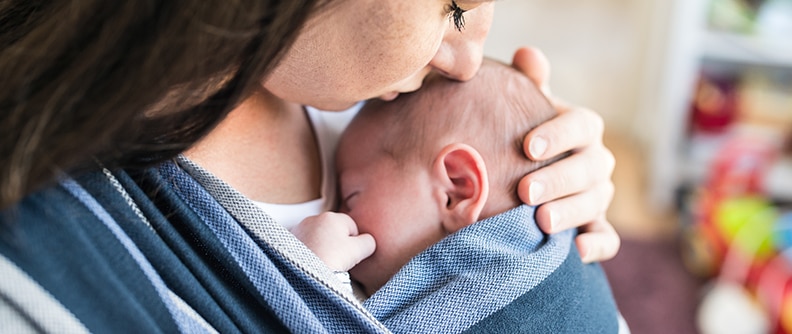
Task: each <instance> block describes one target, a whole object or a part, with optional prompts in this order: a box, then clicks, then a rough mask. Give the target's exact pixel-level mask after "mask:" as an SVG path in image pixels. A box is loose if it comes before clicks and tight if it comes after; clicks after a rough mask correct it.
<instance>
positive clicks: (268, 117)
mask: <svg viewBox="0 0 792 334" xmlns="http://www.w3.org/2000/svg"><path fill="white" fill-rule="evenodd" d="M491 11H492V4H491V3H489V2H482V1H473V0H471V1H457V2H455V1H449V0H437V1H424V0H414V1H394V2H382V1H373V0H372V1H364V0H360V1H355V0H348V1H330V2H324V1H322V2H321V3H314V2H313V1H302V2H300V1H284V2H280V1H260V0H258V1H237V2H233V3H227V2H224V1H222V2H221V1H217V2H215V1H195V2H185V3H180V4H179V6H178V7H176V6H175V5H171V4H168V3H165V4H152V3H144V4H139V3H137V2H130V3H122V4H115V3H109V4H108V3H106V2H103V1H95V2H91V1H81V2H80V4H79V6H73V5H69V4H68V3H66V2H65V1H64V2H47V3H41V4H40V3H36V2H30V1H9V2H5V3H4V4H3V5H0V13H1V14H0V26H2V27H3V29H0V31H3V33H2V35H1V36H0V43H2V45H3V48H2V50H3V51H2V58H0V73H2V74H3V77H4V78H6V79H4V82H3V86H4V89H3V90H2V93H0V94H2V95H0V106H2V108H3V110H4V115H3V121H2V125H0V126H2V130H3V131H1V132H2V133H4V134H5V136H4V139H3V144H2V147H3V151H2V153H4V154H3V155H4V156H7V157H9V160H8V163H6V164H4V165H3V167H2V168H3V170H2V171H3V173H2V176H0V185H2V202H0V203H2V205H3V207H4V208H5V210H4V214H3V215H2V222H3V224H2V229H3V230H2V234H1V236H2V238H0V254H3V257H0V260H2V261H0V268H2V269H0V272H2V273H3V275H2V279H0V281H2V285H0V291H1V292H2V293H3V296H4V298H3V301H4V303H3V304H2V306H3V308H4V310H6V311H8V312H6V314H12V315H14V316H13V317H11V319H12V320H13V321H9V322H4V326H12V325H14V326H19V327H18V328H38V329H42V330H44V331H49V330H58V331H63V330H64V329H69V330H75V331H80V330H90V331H100V332H102V331H111V330H112V331H117V330H118V329H121V328H123V329H127V328H129V329H130V331H132V330H134V331H136V332H151V331H169V332H170V331H176V330H180V331H189V332H193V331H214V330H217V331H220V332H236V331H283V330H289V331H297V332H324V331H342V332H359V331H386V329H384V328H383V327H382V325H381V324H379V322H378V321H376V319H373V318H372V317H371V316H370V315H369V314H368V313H367V312H366V311H365V310H364V309H362V308H361V307H359V305H358V304H355V303H354V302H351V301H349V300H348V299H347V298H346V297H345V296H344V295H343V294H340V293H335V292H334V290H336V288H335V287H334V286H333V284H332V282H331V279H328V278H327V277H326V276H327V275H328V274H332V273H328V272H327V271H326V270H325V269H323V268H322V266H321V265H320V263H318V262H317V259H315V257H312V256H310V252H307V250H305V249H304V247H302V246H301V245H300V244H299V243H297V244H295V243H293V242H294V240H293V238H291V237H290V236H288V233H287V232H285V230H283V231H272V230H271V229H262V228H261V226H262V225H260V224H257V223H255V222H262V221H264V222H269V223H272V221H271V218H269V217H268V216H267V215H266V214H264V213H263V212H261V210H258V209H256V208H255V207H251V206H250V205H249V203H248V202H246V199H244V197H240V196H239V195H238V194H235V193H234V192H233V191H229V190H228V188H225V187H223V185H224V183H223V182H220V181H219V180H218V179H217V178H216V176H219V177H220V178H221V179H223V180H224V181H226V182H227V183H229V184H231V186H233V187H235V188H237V190H239V191H241V192H242V194H245V195H246V196H247V197H250V198H252V199H254V200H255V199H258V200H260V201H264V202H270V203H276V204H278V203H299V202H303V201H305V200H311V199H315V198H317V196H319V194H320V193H321V190H320V184H321V182H322V180H323V178H322V171H321V167H320V166H321V162H320V161H319V160H321V158H320V156H319V154H318V152H317V151H318V148H317V144H321V143H322V142H321V141H319V142H318V143H317V140H316V139H315V138H313V136H314V133H313V131H312V129H311V124H310V123H309V122H307V121H306V115H305V114H304V113H302V112H301V107H300V105H303V104H305V105H311V106H315V107H318V108H322V109H331V110H339V109H344V108H348V107H350V106H352V105H353V104H354V103H355V102H356V101H359V100H364V99H367V98H372V97H380V98H384V99H391V98H394V97H395V96H396V95H397V94H398V93H401V92H406V91H411V90H414V89H417V88H418V87H419V86H420V82H421V80H422V79H423V77H424V76H425V75H426V74H427V73H428V72H429V71H432V70H436V71H439V72H440V73H443V74H445V75H448V76H449V77H452V78H455V79H459V80H465V79H468V78H470V77H471V76H472V75H473V74H474V73H475V71H476V70H477V68H478V65H479V63H480V59H481V45H482V43H483V39H484V36H486V32H487V31H488V28H489V23H490V20H491ZM466 12H467V13H466ZM292 44H294V45H292ZM290 46H291V48H290ZM515 66H517V67H518V68H521V69H523V71H524V72H526V73H527V74H528V75H529V76H532V78H534V79H535V80H537V81H539V82H543V83H544V82H546V79H547V78H546V73H547V67H546V64H544V63H543V62H542V59H541V57H539V56H538V55H537V54H536V53H534V52H532V51H530V50H523V51H521V52H519V53H517V54H516V55H515ZM262 78H263V80H262ZM262 81H263V82H262ZM242 100H243V102H242V104H240V105H239V107H238V108H237V109H236V110H235V111H234V112H233V113H232V114H231V115H230V116H229V118H228V120H227V121H224V122H223V124H222V125H221V127H219V128H218V129H216V130H215V131H213V132H212V133H211V135H210V136H208V137H206V138H205V139H204V140H203V141H202V142H201V143H200V144H199V145H197V146H196V147H195V148H194V149H193V150H192V151H190V154H189V157H191V158H192V159H193V160H194V161H195V162H198V164H197V165H196V164H194V163H193V162H192V161H190V160H188V159H185V158H180V159H179V164H175V163H164V164H161V165H157V166H155V167H153V168H148V169H140V168H134V167H136V166H141V165H154V164H155V163H158V162H161V161H163V160H165V159H167V158H170V157H172V156H173V155H175V154H176V153H179V152H181V151H183V150H184V149H186V148H187V147H189V146H190V145H191V144H193V143H194V142H195V141H196V140H197V139H198V138H201V137H202V136H204V135H205V134H206V133H207V132H208V131H209V130H210V129H212V128H213V127H214V125H216V124H217V122H219V121H220V120H221V119H222V118H223V115H224V113H227V112H228V111H229V110H230V109H231V107H233V106H235V105H236V104H237V102H238V101H242ZM256 110H258V112H256ZM565 110H567V111H565V112H564V113H563V115H562V116H561V117H558V118H557V119H555V120H553V121H551V122H548V123H547V124H545V125H543V126H541V127H539V128H537V129H536V130H534V131H533V132H532V133H531V134H530V135H529V136H528V137H526V142H527V143H528V145H526V147H528V148H530V149H529V150H528V151H529V152H531V154H532V156H533V157H535V158H540V159H542V158H547V157H550V156H553V155H555V154H557V153H560V152H563V151H567V150H569V149H575V152H576V154H574V155H572V156H571V157H569V158H567V159H564V160H563V161H562V162H560V163H557V164H554V165H552V166H550V167H549V168H545V169H542V170H540V171H538V172H536V173H532V174H531V175H528V176H527V177H526V178H525V179H523V181H522V182H521V187H520V194H521V197H522V198H524V199H526V200H527V202H529V203H533V204H538V203H543V202H546V201H547V200H551V199H554V198H555V199H557V200H554V201H551V202H549V203H548V204H545V205H543V206H542V207H541V208H540V210H539V213H538V215H539V217H538V218H539V221H540V224H541V225H542V227H543V229H544V230H545V231H548V232H553V231H557V230H561V229H566V228H570V227H573V226H579V225H580V226H582V228H583V229H584V230H587V231H590V232H587V233H583V234H582V235H581V236H580V237H579V238H578V244H579V247H580V248H581V251H582V253H583V256H584V257H585V258H586V259H588V260H597V259H604V258H608V257H610V256H612V255H613V254H614V253H615V251H616V249H617V248H618V237H617V236H616V235H615V233H614V232H613V230H612V227H611V226H610V224H608V223H607V221H606V220H605V219H604V211H605V208H606V207H607V204H608V203H609V202H610V197H611V195H612V185H611V183H610V181H609V180H608V179H609V175H610V173H611V171H612V168H613V166H612V157H611V156H610V153H609V152H608V151H607V149H605V148H604V147H603V146H602V144H601V139H600V138H599V137H600V136H601V133H602V126H601V119H599V117H598V116H596V115H594V114H593V113H591V112H589V111H585V110H583V109H575V108H571V109H570V108H566V109H565ZM251 117H252V118H251ZM262 117H263V118H264V119H256V118H262ZM240 120H252V121H251V122H249V123H248V122H247V121H245V122H240ZM234 124H242V125H245V124H248V125H259V124H260V125H262V127H260V128H259V127H253V128H246V127H243V126H241V125H234ZM592 124H593V125H592ZM229 129H233V131H232V132H235V133H237V136H235V137H232V136H231V135H230V134H225V135H224V133H225V132H229ZM244 129H248V130H250V131H251V133H244V134H243V135H245V134H247V135H250V136H248V137H244V136H242V137H240V136H238V134H239V133H238V132H239V131H240V130H244ZM251 134H255V135H251ZM570 134H574V135H572V136H570ZM262 135H263V136H264V137H256V136H262ZM578 136H579V137H578ZM230 138H236V139H248V140H249V139H262V140H251V141H244V140H241V141H240V140H230V143H228V142H225V141H224V139H230ZM589 142H594V144H590V143H589ZM234 150H241V152H243V153H244V154H245V155H248V156H246V157H245V159H239V157H240V155H233V154H229V155H231V157H230V158H229V160H225V159H224V158H223V157H222V156H219V157H218V156H217V155H214V156H210V155H206V154H205V155H202V152H203V153H206V152H215V153H220V152H229V153H231V152H234ZM541 152H544V153H541ZM537 153H538V154H537ZM234 157H237V159H234ZM226 161H227V162H229V164H225V165H224V164H223V162H226ZM213 163H216V164H213ZM199 165H203V166H205V167H206V168H207V169H209V171H210V172H211V173H209V172H207V171H205V170H204V168H202V167H200V166H199ZM119 166H120V167H127V169H126V170H116V169H113V168H112V167H119ZM592 166H593V167H595V168H591V167H592ZM104 167H107V168H104ZM234 168H235V169H236V171H234V172H229V171H227V169H234ZM111 169H113V171H112V172H111V171H110V170H111ZM262 171H266V173H263V172H262ZM578 171H580V172H578ZM582 171H588V173H582ZM63 172H68V173H70V175H72V177H73V178H69V177H65V176H63V174H62V173H63ZM555 175H581V177H580V179H569V178H566V179H563V180H562V181H559V180H561V179H560V178H558V177H555ZM56 179H57V180H59V183H58V184H57V185H53V181H55V180H56ZM537 185H540V186H537ZM541 185H543V186H541ZM558 198H560V199H558ZM246 222H247V223H246ZM265 226H269V225H266V224H265ZM301 247H302V248H301ZM284 252H287V253H284ZM42 310H45V311H42Z"/></svg>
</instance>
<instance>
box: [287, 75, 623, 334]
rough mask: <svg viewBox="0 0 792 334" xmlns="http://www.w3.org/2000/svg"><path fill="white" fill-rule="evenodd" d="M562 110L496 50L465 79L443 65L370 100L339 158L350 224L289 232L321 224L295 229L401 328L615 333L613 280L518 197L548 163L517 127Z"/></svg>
mask: <svg viewBox="0 0 792 334" xmlns="http://www.w3.org/2000/svg"><path fill="white" fill-rule="evenodd" d="M555 115H556V112H555V110H554V109H553V108H552V106H551V105H550V103H549V102H548V101H547V100H546V99H545V97H544V96H543V95H542V94H541V92H540V91H539V90H538V89H537V88H536V87H535V86H534V85H533V83H532V82H531V81H530V80H529V79H528V78H526V77H525V76H524V75H522V74H520V73H519V72H518V71H516V70H514V69H512V68H511V67H509V66H507V65H504V64H501V63H497V62H495V61H490V60H485V61H484V63H483V65H482V66H481V69H480V70H479V72H478V73H477V75H476V76H475V77H474V78H473V79H471V80H470V81H468V82H464V83H463V82H456V81H452V80H449V79H446V78H444V77H442V76H439V75H435V76H430V77H427V79H426V81H425V82H424V85H423V88H422V89H421V90H419V91H418V92H415V93H411V94H404V95H402V96H400V97H399V98H398V99H396V100H394V101H392V102H382V101H370V102H368V103H367V104H366V105H365V106H364V107H363V109H362V110H361V111H360V112H359V113H358V115H357V116H356V117H355V118H354V120H353V121H352V123H351V124H350V125H349V127H348V128H347V129H346V131H345V132H344V134H343V136H342V138H341V142H340V143H339V147H338V152H337V156H336V160H337V161H336V165H337V171H338V173H339V185H340V199H341V203H340V212H342V213H345V214H347V215H348V217H349V218H351V219H352V221H354V224H353V225H355V226H354V227H351V228H347V229H343V228H342V229H338V228H334V229H333V228H332V222H330V221H332V220H334V219H324V220H314V221H313V222H312V223H311V222H304V223H302V224H300V226H298V227H297V228H296V229H295V231H294V232H295V234H296V235H297V236H298V238H300V236H301V235H305V234H306V233H305V231H309V230H311V231H314V233H313V235H318V236H321V238H311V239H310V240H305V239H306V238H300V239H301V240H302V241H303V242H305V243H306V244H307V245H308V247H309V248H311V249H312V250H314V252H316V253H317V255H318V256H319V257H320V258H321V259H323V260H324V261H325V262H327V263H328V264H335V265H331V267H334V268H333V269H334V270H338V271H344V270H349V273H350V275H351V276H352V278H353V279H354V281H355V282H356V283H357V284H359V286H360V288H362V291H363V292H364V293H365V295H366V296H371V298H370V299H368V300H367V301H366V302H365V303H364V305H365V306H366V307H367V308H368V309H369V310H370V311H371V312H372V313H373V314H374V315H375V316H377V317H378V319H380V320H381V321H383V322H384V323H385V324H386V326H388V327H389V328H390V329H392V330H394V331H405V332H414V331H420V332H435V331H438V332H456V331H462V330H473V331H476V330H478V331H486V332H489V331H505V332H513V331H524V330H528V331H540V332H564V331H568V332H577V333H582V332H588V331H591V332H603V331H604V332H617V331H618V325H617V319H618V318H619V316H618V311H617V310H616V307H615V303H614V301H613V297H612V295H611V292H610V288H609V286H608V284H607V280H606V279H605V276H604V274H603V273H602V271H601V269H600V268H599V266H598V265H596V264H594V265H584V264H582V263H581V262H580V259H579V255H578V254H577V250H576V249H575V247H574V244H573V237H574V232H572V231H570V232H565V233H559V234H554V235H551V236H548V235H545V234H543V233H542V232H541V231H540V230H539V229H538V227H537V226H536V224H535V223H534V221H533V208H532V207H529V206H526V205H523V204H521V203H522V202H521V201H520V200H519V198H518V197H517V182H518V181H519V180H520V178H521V177H522V176H523V175H525V174H527V173H529V172H531V171H533V170H535V169H537V168H540V167H541V166H542V165H543V164H540V163H537V162H533V161H530V160H529V159H528V158H527V157H526V156H525V155H524V153H523V149H522V142H523V137H524V136H525V134H527V133H528V131H530V130H531V129H532V128H533V127H535V126H537V125H538V124H540V123H542V122H544V121H546V120H548V119H550V118H552V117H554V116H555ZM375 124H378V125H377V126H374V125H375ZM383 124H385V125H386V126H382V125H383ZM333 218H338V219H340V220H344V219H346V221H345V223H344V224H346V225H347V226H349V224H351V222H350V221H349V220H348V219H347V218H346V216H343V215H337V216H335V217H333ZM323 229H324V230H325V231H327V233H316V232H315V231H320V230H323ZM368 235H370V236H371V237H373V239H374V240H375V241H376V248H375V249H374V250H373V254H371V255H370V256H367V255H368V254H369V253H371V252H370V250H368V251H366V250H364V251H350V250H349V247H350V246H351V245H361V247H363V248H365V247H370V245H369V244H367V243H366V242H361V238H368ZM330 245H336V246H330ZM339 264H343V265H339ZM570 281H572V282H573V283H574V282H575V281H579V282H580V284H570ZM561 282H563V284H561ZM548 298H549V299H548ZM416 314H422V316H420V317H416ZM515 316H516V317H517V318H516V319H515Z"/></svg>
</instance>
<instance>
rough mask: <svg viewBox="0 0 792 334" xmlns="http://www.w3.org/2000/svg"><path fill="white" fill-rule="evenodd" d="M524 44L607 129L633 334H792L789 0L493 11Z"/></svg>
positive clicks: (619, 284) (577, 3)
mask: <svg viewBox="0 0 792 334" xmlns="http://www.w3.org/2000/svg"><path fill="white" fill-rule="evenodd" d="M522 45H531V46H536V47H539V48H540V49H542V50H543V51H544V52H545V54H546V55H547V56H548V58H549V59H550V62H551V64H552V66H553V72H552V79H551V87H552V89H553V92H554V94H555V95H557V96H560V97H563V98H564V99H566V100H567V101H570V102H573V103H576V104H580V105H583V106H586V107H589V108H592V109H594V110H596V111H597V112H599V113H600V114H601V115H602V117H603V118H604V119H605V122H606V133H605V140H606V145H608V147H609V148H610V149H611V150H612V151H613V152H614V154H615V156H616V161H617V165H616V170H615V172H614V175H613V179H614V183H615V184H616V194H615V198H614V201H613V204H612V205H611V207H610V210H609V212H608V217H609V219H610V221H611V222H612V223H613V224H614V226H615V227H616V228H617V230H618V231H619V233H620V235H621V236H622V239H623V244H622V248H621V251H620V253H619V254H618V255H617V256H616V257H615V258H614V259H613V260H610V261H607V262H605V263H603V266H604V267H605V269H606V272H607V274H608V277H609V278H610V280H611V285H612V287H613V290H614V295H615V296H616V299H617V303H618V304H619V307H620V309H621V311H622V313H623V315H624V317H625V318H626V320H627V322H628V323H629V325H630V327H631V329H632V332H633V333H637V334H641V333H792V0H503V1H498V3H497V5H496V10H495V20H494V23H493V27H492V30H491V33H490V37H489V40H488V41H487V44H486V45H485V54H486V55H488V56H490V57H493V58H497V59H500V60H502V61H506V62H510V61H511V56H512V54H513V52H514V50H515V49H516V48H517V47H518V46H522Z"/></svg>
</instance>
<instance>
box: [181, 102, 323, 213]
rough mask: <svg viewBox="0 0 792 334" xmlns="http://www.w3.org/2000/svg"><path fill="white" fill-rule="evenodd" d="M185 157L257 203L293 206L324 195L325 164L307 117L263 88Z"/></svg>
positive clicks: (299, 107)
mask: <svg viewBox="0 0 792 334" xmlns="http://www.w3.org/2000/svg"><path fill="white" fill-rule="evenodd" d="M185 155H186V156H187V157H188V158H190V159H191V160H193V161H194V162H195V163H197V164H199V165H200V166H202V167H203V168H206V169H207V170H209V171H210V172H212V173H213V174H215V175H216V176H217V177H219V178H220V179H222V180H223V181H225V182H227V183H228V184H230V185H231V186H232V187H234V188H235V189H237V190H238V191H240V192H241V193H242V194H244V195H245V196H247V197H248V198H250V199H252V200H255V201H259V202H267V203H277V204H292V203H302V202H306V201H309V200H313V199H316V198H319V197H320V196H321V189H322V186H321V185H322V160H321V156H320V153H319V148H318V146H317V142H316V136H315V134H314V131H313V128H312V126H311V123H310V122H309V120H308V116H307V115H306V114H305V112H304V111H303V109H302V106H300V105H296V104H292V103H288V102H285V101H283V100H281V99H279V98H277V97H275V96H273V95H272V94H270V93H269V92H267V91H265V90H263V89H262V90H260V91H258V92H256V93H255V94H253V95H252V96H251V97H249V98H247V99H246V100H245V101H243V102H242V104H240V105H239V106H238V107H237V108H235V109H234V110H233V111H232V112H231V113H230V114H229V115H228V117H226V119H225V120H223V121H222V122H221V123H220V124H219V125H218V126H217V128H215V129H214V130H213V131H212V132H211V133H209V135H207V136H206V137H205V138H204V139H202V140H201V141H199V142H198V143H197V144H196V145H195V146H194V147H193V148H191V149H190V150H188V151H187V152H185Z"/></svg>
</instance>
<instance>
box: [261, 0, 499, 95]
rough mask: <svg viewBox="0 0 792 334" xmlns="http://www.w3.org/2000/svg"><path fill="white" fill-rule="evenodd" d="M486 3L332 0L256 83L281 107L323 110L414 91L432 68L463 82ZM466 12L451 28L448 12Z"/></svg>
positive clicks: (485, 22) (477, 56)
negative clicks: (279, 101)
mask: <svg viewBox="0 0 792 334" xmlns="http://www.w3.org/2000/svg"><path fill="white" fill-rule="evenodd" d="M493 5H494V4H493V3H491V2H489V1H486V0H457V1H455V2H452V0H334V1H329V2H328V3H327V4H325V6H326V7H324V8H322V9H320V10H319V12H318V13H317V14H315V15H314V16H313V17H312V18H311V19H310V20H309V21H308V23H307V24H306V26H305V27H304V28H303V31H302V32H301V33H300V36H299V37H298V38H297V40H296V41H295V43H294V45H293V46H292V48H291V49H290V50H289V52H288V53H287V54H286V56H285V57H284V58H283V60H282V61H281V62H280V63H279V64H278V66H277V67H276V68H275V69H274V70H273V72H272V73H271V74H270V75H269V76H268V77H267V78H265V80H264V88H266V89H267V90H269V91H270V92H272V93H273V94H275V95H276V96H278V97H280V98H282V99H285V100H287V101H291V102H295V103H300V104H307V105H310V106H314V107H317V108H319V109H324V110H343V109H346V108H348V107H350V106H351V105H353V104H354V103H356V102H358V101H362V100H366V99H369V98H374V97H380V98H382V99H386V100H390V99H393V98H395V97H396V96H397V95H398V93H403V92H410V91H414V90H416V89H418V88H419V87H420V86H421V82H422V81H423V78H424V77H425V76H426V75H427V74H428V73H429V72H430V71H432V70H436V71H438V72H440V73H442V74H444V75H446V76H448V77H451V78H454V79H457V80H467V79H470V78H471V77H472V76H473V75H474V74H475V72H476V71H477V70H478V67H479V65H480V64H481V58H482V47H483V44H484V40H485V38H486V36H487V33H488V32H489V28H490V24H491V23H492V11H493ZM455 6H456V7H458V8H460V9H462V10H466V13H464V14H463V17H464V21H465V24H464V27H463V28H462V31H461V32H460V31H458V30H457V29H456V26H455V23H454V20H453V16H454V10H453V9H454V7H455Z"/></svg>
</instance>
